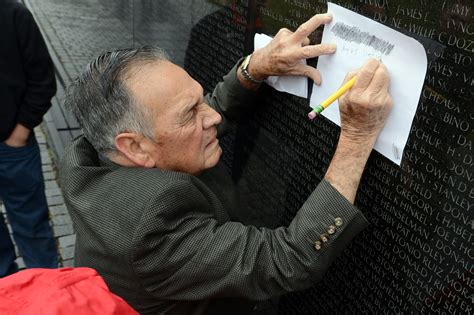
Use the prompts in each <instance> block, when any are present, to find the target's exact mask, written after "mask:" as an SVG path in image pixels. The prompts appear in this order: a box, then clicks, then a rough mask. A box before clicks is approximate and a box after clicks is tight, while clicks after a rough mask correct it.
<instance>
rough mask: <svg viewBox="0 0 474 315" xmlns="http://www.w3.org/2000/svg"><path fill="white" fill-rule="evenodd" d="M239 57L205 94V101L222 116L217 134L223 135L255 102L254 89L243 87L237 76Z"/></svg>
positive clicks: (255, 94)
mask: <svg viewBox="0 0 474 315" xmlns="http://www.w3.org/2000/svg"><path fill="white" fill-rule="evenodd" d="M242 60H243V58H242V59H240V60H239V61H238V62H237V63H236V64H235V66H234V67H233V68H232V69H231V70H230V71H229V73H228V74H226V75H225V76H224V78H223V81H221V82H219V83H218V84H217V85H216V87H215V88H214V91H213V92H212V93H210V94H206V96H205V101H206V103H207V104H208V105H209V106H211V107H212V108H214V109H215V110H216V111H217V112H218V113H219V114H221V116H222V122H221V124H220V125H219V127H218V136H221V135H223V134H224V133H225V132H227V131H228V130H229V128H231V127H232V126H233V124H234V123H235V122H236V121H237V120H238V119H239V118H240V117H241V116H242V115H243V114H244V113H246V112H248V111H249V109H250V108H251V107H252V105H253V104H254V103H255V99H256V97H257V94H258V93H257V92H256V91H251V90H248V89H246V88H244V87H243V86H242V85H241V84H240V82H239V80H238V78H237V68H238V66H239V65H240V63H241V62H242Z"/></svg>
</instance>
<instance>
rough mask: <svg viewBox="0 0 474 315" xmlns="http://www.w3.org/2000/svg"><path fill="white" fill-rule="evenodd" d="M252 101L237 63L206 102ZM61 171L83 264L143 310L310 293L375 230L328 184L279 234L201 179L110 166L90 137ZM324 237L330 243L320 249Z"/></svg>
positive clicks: (225, 106)
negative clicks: (251, 220)
mask: <svg viewBox="0 0 474 315" xmlns="http://www.w3.org/2000/svg"><path fill="white" fill-rule="evenodd" d="M251 97H252V93H250V92H248V91H247V90H245V89H244V88H242V87H241V86H240V84H239V83H238V80H237V78H236V68H235V67H234V69H233V70H232V71H231V72H230V73H229V74H228V75H227V76H226V77H225V78H224V82H223V83H220V84H218V85H217V87H216V89H215V90H214V92H213V94H212V95H210V96H207V97H206V99H207V102H208V104H210V105H211V106H213V107H214V108H216V109H217V110H219V112H220V113H221V114H222V115H224V117H227V118H232V117H233V116H235V115H236V114H237V113H238V112H239V110H238V109H239V108H240V109H241V108H242V107H245V104H247V102H248V99H249V98H251ZM226 123H227V122H226V121H224V123H223V124H224V127H225V124H226ZM61 169H62V176H61V177H62V181H61V182H62V187H63V191H64V196H65V200H66V204H67V207H68V209H69V211H70V213H71V216H72V220H73V222H74V226H75V229H76V232H77V239H76V256H75V259H76V266H87V267H91V268H94V269H96V270H97V271H98V272H99V273H100V275H102V276H103V277H104V279H105V281H106V282H107V284H108V285H109V286H110V289H111V290H112V291H113V292H114V293H116V294H117V295H119V296H121V297H122V298H124V299H125V300H126V301H127V302H128V303H130V304H131V305H132V306H133V307H134V308H135V309H137V310H138V311H140V312H141V313H143V314H161V313H165V314H200V313H220V314H231V313H232V310H233V308H232V306H231V305H226V304H225V303H224V304H222V305H224V307H225V308H226V309H225V310H222V311H216V310H215V309H214V310H212V311H211V310H210V309H208V308H207V307H208V305H209V302H210V301H211V300H212V299H216V298H224V297H238V298H245V299H249V300H256V301H258V300H265V299H268V298H271V297H274V296H277V295H281V294H284V293H287V292H291V291H295V290H300V289H304V288H307V287H309V286H311V285H313V284H314V283H316V282H317V281H318V280H319V279H321V277H323V275H324V273H325V272H326V270H327V269H328V267H329V265H330V264H331V262H332V261H333V260H334V259H335V257H337V256H338V255H339V254H340V253H341V251H342V250H343V249H344V248H345V247H346V246H347V245H348V243H349V242H350V241H351V240H352V239H353V238H354V236H355V235H356V234H357V233H358V232H360V231H361V230H362V229H363V228H364V227H365V226H366V225H367V221H366V220H365V218H364V216H363V215H362V214H361V212H360V211H358V210H357V209H356V208H355V207H354V206H353V205H351V204H350V203H349V202H348V201H347V200H346V199H345V198H343V197H342V196H341V195H340V194H339V193H338V192H337V191H336V190H335V189H334V188H333V187H332V186H331V185H330V184H329V183H328V182H326V181H324V180H323V181H322V182H321V183H320V184H319V185H318V186H317V187H316V189H315V190H314V192H313V193H312V194H311V196H309V197H308V200H307V201H306V202H305V204H304V205H303V206H302V207H301V209H300V210H299V212H298V213H297V214H296V216H295V218H294V219H293V221H292V222H291V224H290V225H289V226H288V227H280V228H277V229H274V230H270V229H266V228H256V227H254V226H246V225H243V224H242V223H239V222H232V221H230V218H229V213H228V211H227V209H228V207H229V206H230V205H227V204H223V202H222V201H221V200H220V199H219V198H218V197H217V196H216V194H215V193H214V192H213V191H212V190H211V189H210V188H209V187H208V186H207V185H206V184H205V183H204V182H203V181H201V180H200V179H198V178H197V177H195V176H192V175H189V174H184V173H179V172H172V171H165V170H161V169H145V168H132V167H122V166H118V165H116V164H114V163H112V162H110V161H106V162H101V161H100V159H99V157H98V154H97V152H96V151H95V150H94V149H93V147H92V146H91V144H90V143H89V142H88V141H87V140H86V139H85V138H84V137H79V138H77V139H75V140H74V141H73V143H72V145H71V146H70V147H69V148H68V149H67V151H66V154H65V156H64V159H63V162H62V168H61ZM336 223H338V224H337V228H336V230H335V232H334V234H331V235H329V234H328V232H327V231H328V227H329V226H331V225H333V226H335V225H336ZM322 234H328V241H327V242H326V243H323V245H322V247H321V249H319V250H317V249H316V248H315V241H316V240H319V239H320V237H321V235H322Z"/></svg>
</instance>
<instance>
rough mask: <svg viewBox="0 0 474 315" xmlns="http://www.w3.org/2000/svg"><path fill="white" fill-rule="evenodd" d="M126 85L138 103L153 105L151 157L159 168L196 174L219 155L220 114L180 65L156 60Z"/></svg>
mask: <svg viewBox="0 0 474 315" xmlns="http://www.w3.org/2000/svg"><path fill="white" fill-rule="evenodd" d="M129 87H130V89H131V91H132V93H134V95H135V97H136V98H137V99H138V101H139V102H140V104H141V105H144V106H149V107H151V108H153V111H152V112H153V115H154V117H152V120H153V125H154V128H155V139H154V142H155V143H154V144H153V146H152V152H150V154H151V155H152V158H153V160H154V161H155V163H156V166H157V167H159V168H162V169H167V170H173V171H180V172H186V173H190V174H198V173H200V172H201V171H203V170H205V169H208V168H211V167H213V166H215V165H216V164H217V162H218V161H219V158H220V156H221V154H222V149H221V148H220V146H219V141H218V140H217V138H216V135H217V129H216V126H217V125H218V124H219V123H220V122H221V116H220V115H219V114H218V113H217V112H216V111H214V110H213V109H212V108H211V107H209V105H207V104H206V103H204V98H203V89H202V87H201V85H200V84H199V83H198V82H196V81H195V80H193V79H192V78H191V77H190V76H189V75H188V74H187V73H186V71H184V70H183V69H182V68H180V67H178V66H176V65H174V64H172V63H170V62H157V63H154V64H150V65H147V66H146V69H143V70H141V71H139V72H137V73H136V74H135V75H133V76H132V78H131V79H130V81H129Z"/></svg>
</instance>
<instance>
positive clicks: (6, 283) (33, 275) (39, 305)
mask: <svg viewBox="0 0 474 315" xmlns="http://www.w3.org/2000/svg"><path fill="white" fill-rule="evenodd" d="M0 314H12V315H13V314H15V315H31V314H39V315H40V314H48V315H71V314H74V315H85V314H101V315H110V314H114V315H119V314H120V315H128V314H133V315H136V314H138V313H137V312H136V311H134V310H133V309H132V308H131V307H130V306H129V305H128V304H127V303H126V302H125V301H124V300H122V299H121V298H120V297H118V296H116V295H114V294H113V293H112V292H110V291H109V289H108V287H107V285H106V284H105V282H104V280H103V279H102V278H101V277H100V276H99V274H97V272H96V271H95V270H93V269H90V268H61V269H40V268H37V269H26V270H23V271H20V272H17V273H15V274H13V275H11V276H8V277H5V278H1V279H0Z"/></svg>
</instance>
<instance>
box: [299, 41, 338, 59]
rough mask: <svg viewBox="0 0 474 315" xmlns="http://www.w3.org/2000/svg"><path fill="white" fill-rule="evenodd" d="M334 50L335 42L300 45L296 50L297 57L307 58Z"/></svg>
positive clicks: (327, 53)
mask: <svg viewBox="0 0 474 315" xmlns="http://www.w3.org/2000/svg"><path fill="white" fill-rule="evenodd" d="M334 52H336V44H319V45H309V46H305V47H302V48H301V49H300V50H298V53H297V56H295V57H296V58H297V59H309V58H314V57H319V56H321V55H330V54H333V53H334Z"/></svg>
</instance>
